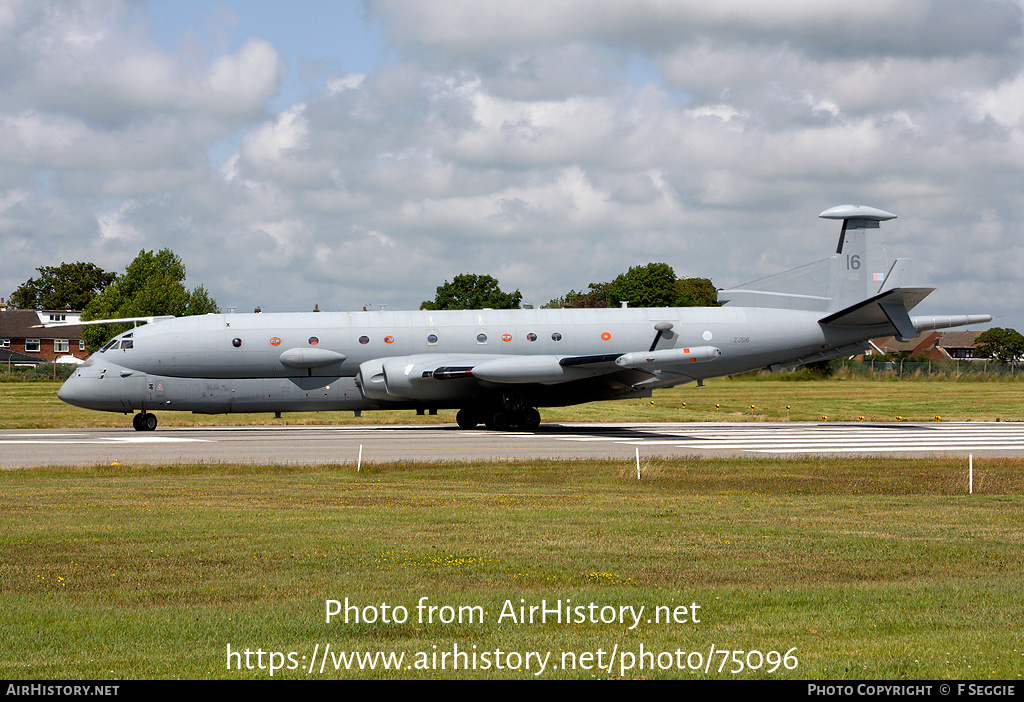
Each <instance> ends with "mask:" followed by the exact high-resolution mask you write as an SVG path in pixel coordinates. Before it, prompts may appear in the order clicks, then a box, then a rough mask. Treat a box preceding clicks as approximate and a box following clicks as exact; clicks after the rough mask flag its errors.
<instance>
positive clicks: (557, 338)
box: [551, 332, 562, 341]
mask: <svg viewBox="0 0 1024 702" xmlns="http://www.w3.org/2000/svg"><path fill="white" fill-rule="evenodd" d="M551 340H552V341H561V340H562V335H561V334H559V333H558V332H555V333H554V334H552V335H551Z"/></svg>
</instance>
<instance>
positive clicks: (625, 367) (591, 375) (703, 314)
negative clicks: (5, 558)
mask: <svg viewBox="0 0 1024 702" xmlns="http://www.w3.org/2000/svg"><path fill="white" fill-rule="evenodd" d="M819 216H820V217H822V218H825V219H831V220H841V221H842V230H841V232H840V235H839V244H838V246H837V248H836V253H835V254H833V255H831V256H830V257H828V258H826V259H823V260H821V261H818V262H817V263H811V264H809V265H806V266H803V267H800V268H795V269H793V270H790V271H786V272H784V273H780V274H778V275H774V276H770V277H768V278H763V279H761V280H757V281H754V282H751V283H747V284H746V285H741V286H739V287H735V288H731V289H728V290H722V291H720V292H719V301H720V302H721V303H722V306H721V307H685V308H614V309H538V310H533V309H523V310H459V311H417V312H412V311H409V312H399V311H395V312H365V311H364V312H332V313H328V312H310V313H290V314H279V313H278V314H272V313H264V314H255V313H254V314H226V315H225V314H208V315H203V316H195V317H180V318H163V319H157V320H155V321H152V323H150V324H147V325H145V326H140V327H136V328H135V329H133V330H131V331H128V332H125V333H123V334H120V335H118V336H116V337H115V338H113V339H111V340H110V341H109V342H108V343H107V344H106V345H105V346H104V347H103V348H102V349H100V350H99V351H98V352H96V353H95V354H93V355H92V356H90V357H89V359H88V360H87V361H86V362H85V363H84V364H83V365H82V366H81V367H80V368H79V369H78V370H77V371H76V372H75V373H74V374H73V375H72V377H71V378H69V379H68V381H67V382H66V383H65V384H64V385H63V387H62V388H61V389H60V391H59V393H58V396H59V397H60V399H62V400H63V401H65V402H67V403H70V404H72V405H78V406H80V407H86V408H89V409H93V410H102V411H107V412H123V413H125V414H133V415H134V421H133V424H134V426H135V429H137V430H139V431H147V430H153V429H155V428H156V425H157V418H156V415H155V414H154V412H155V411H156V410H166V411H170V410H183V411H190V412H195V413H207V414H218V413H225V412H275V413H281V412H297V411H315V410H353V411H355V412H356V413H359V412H361V411H363V410H374V409H416V410H419V411H420V412H424V411H429V412H432V413H433V412H436V410H437V409H439V408H455V409H458V414H457V422H458V424H459V426H461V427H464V428H470V427H476V426H478V425H479V424H481V423H482V424H484V425H486V426H487V427H488V428H491V429H497V430H504V429H510V428H519V429H521V430H527V431H530V430H534V429H536V428H537V427H538V426H539V424H540V422H541V417H540V413H539V412H538V410H537V408H538V407H554V406H565V405H573V404H578V403H583V402H590V401H593V400H613V399H625V398H637V397H648V396H650V395H651V392H652V391H653V390H655V389H657V388H667V387H672V386H675V385H680V384H683V383H689V382H693V381H697V382H698V384H699V383H701V382H703V380H704V379H707V378H713V377H720V376H725V375H732V374H735V373H742V372H745V371H750V370H756V369H761V368H767V369H772V370H778V369H782V368H785V367H795V366H799V365H801V364H805V363H810V362H814V361H821V360H827V359H833V358H839V357H845V356H852V355H854V354H858V353H861V352H863V351H866V350H867V349H868V348H869V343H868V341H869V340H870V339H873V338H877V337H880V336H889V335H892V334H896V335H897V336H898V337H900V338H904V339H909V338H912V337H915V336H917V335H918V334H919V333H920V332H922V331H927V330H934V329H943V328H948V327H955V326H962V325H967V324H981V323H984V322H988V321H990V320H991V319H992V318H991V316H989V315H954V316H911V315H910V314H909V312H910V310H912V309H913V308H914V307H915V306H916V305H917V304H918V303H919V302H921V300H923V299H924V298H925V296H927V295H928V294H929V293H930V292H932V290H933V289H932V288H920V287H903V285H902V284H903V279H904V278H905V277H906V274H907V270H908V264H909V260H908V259H896V260H895V261H893V262H892V263H891V264H890V263H888V262H887V261H886V260H885V255H884V251H883V248H882V242H881V234H880V231H879V228H880V226H879V225H880V222H884V221H886V220H890V219H893V218H895V216H896V215H893V214H890V213H888V212H885V211H883V210H879V209H875V208H872V207H863V206H856V205H843V206H840V207H834V208H832V209H829V210H826V211H825V212H822V213H821V214H820V215H819Z"/></svg>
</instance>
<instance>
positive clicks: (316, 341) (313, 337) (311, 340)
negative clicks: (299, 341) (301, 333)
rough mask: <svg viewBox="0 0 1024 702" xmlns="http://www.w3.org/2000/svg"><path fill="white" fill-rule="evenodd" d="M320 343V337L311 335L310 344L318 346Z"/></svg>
mask: <svg viewBox="0 0 1024 702" xmlns="http://www.w3.org/2000/svg"><path fill="white" fill-rule="evenodd" d="M319 343H320V339H318V338H316V337H315V336H311V337H309V345H310V346H316V345H317V344H319Z"/></svg>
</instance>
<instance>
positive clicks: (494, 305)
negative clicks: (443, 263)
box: [420, 273, 523, 310]
mask: <svg viewBox="0 0 1024 702" xmlns="http://www.w3.org/2000/svg"><path fill="white" fill-rule="evenodd" d="M522 301H523V296H522V295H521V294H520V292H519V291H518V290H516V291H515V292H514V293H506V292H502V291H501V288H499V287H498V281H497V280H496V279H495V278H493V277H491V276H489V275H474V274H472V273H462V274H460V275H457V276H455V278H454V279H453V280H452V282H450V283H449V282H448V281H447V280H446V281H444V285H438V286H437V295H436V297H434V299H433V301H431V300H425V301H424V302H423V304H421V305H420V309H421V310H480V309H492V310H515V309H519V305H520V303H522Z"/></svg>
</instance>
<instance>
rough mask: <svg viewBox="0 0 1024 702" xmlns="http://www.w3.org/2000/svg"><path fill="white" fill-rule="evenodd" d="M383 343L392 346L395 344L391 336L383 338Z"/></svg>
mask: <svg viewBox="0 0 1024 702" xmlns="http://www.w3.org/2000/svg"><path fill="white" fill-rule="evenodd" d="M384 343H385V344H393V343H395V337H393V336H385V337H384Z"/></svg>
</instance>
